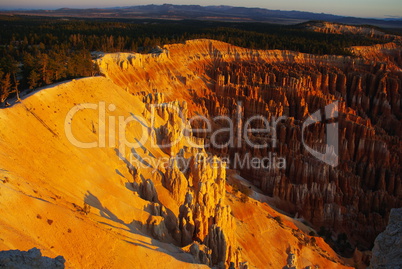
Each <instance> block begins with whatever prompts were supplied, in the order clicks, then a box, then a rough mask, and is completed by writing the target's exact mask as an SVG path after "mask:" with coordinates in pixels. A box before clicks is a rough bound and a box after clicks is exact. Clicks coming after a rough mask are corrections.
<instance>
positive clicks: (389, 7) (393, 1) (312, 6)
mask: <svg viewBox="0 0 402 269" xmlns="http://www.w3.org/2000/svg"><path fill="white" fill-rule="evenodd" d="M27 1H28V0H16V1H14V2H13V3H12V4H0V10H7V11H12V10H57V9H61V8H70V9H90V8H95V9H97V8H117V7H132V6H147V5H164V4H168V5H187V6H190V5H199V6H204V7H206V6H229V7H244V8H261V9H268V10H280V11H300V12H311V13H318V14H331V15H336V16H345V17H358V18H375V19H402V15H401V14H402V12H401V11H402V2H399V1H398V0H385V1H386V2H382V3H380V4H379V3H377V2H375V1H372V0H369V1H364V0H350V1H347V0H341V1H338V2H336V3H333V2H331V1H327V0H325V2H323V1H321V2H319V1H318V0H306V1H304V2H303V3H302V4H301V3H300V2H299V1H297V0H291V1H287V2H285V3H272V1H271V2H262V3H260V1H259V0H254V1H249V4H248V5H247V4H243V3H241V4H240V3H239V2H238V1H226V0H223V1H221V2H220V3H219V4H218V3H216V2H213V1H202V2H200V1H197V2H194V3H192V4H188V3H182V2H181V1H179V0H172V1H171V2H170V3H166V2H165V1H163V0H162V1H158V0H156V1H155V2H153V3H149V2H148V3H144V2H143V1H138V2H136V3H133V2H129V1H126V0H121V1H117V2H114V4H110V2H107V1H105V0H102V1H98V3H93V2H94V0H86V1H85V3H83V2H82V1H78V0H77V1H73V2H70V3H69V4H68V5H65V3H60V4H58V3H55V1H52V2H49V3H46V2H48V0H42V1H38V2H36V3H35V4H32V3H31V2H27ZM210 2H211V3H210ZM227 2H230V3H227ZM289 2H293V4H292V3H289ZM258 3H260V4H258ZM342 3H343V4H342ZM387 3H388V4H387ZM320 4H321V5H320ZM323 4H324V5H325V7H322V6H323ZM327 4H328V5H327ZM357 7H359V9H357V10H358V11H356V9H355V8H357ZM373 12H375V13H373ZM380 12H381V13H380Z"/></svg>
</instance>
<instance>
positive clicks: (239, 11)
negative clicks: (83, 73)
mask: <svg viewBox="0 0 402 269" xmlns="http://www.w3.org/2000/svg"><path fill="white" fill-rule="evenodd" d="M0 13H1V14H20V15H37V16H56V17H87V18H132V19H136V18H137V19H144V18H151V19H170V20H184V19H196V20H217V21H244V22H268V23H278V24H296V23H301V22H305V21H309V20H322V21H329V22H337V23H346V24H370V25H375V26H379V27H385V28H402V18H390V19H368V18H357V17H344V16H338V15H332V14H324V13H312V12H304V11H282V10H270V9H263V8H246V7H232V6H199V5H171V4H164V5H144V6H130V7H113V8H90V9H73V8H61V9H56V10H8V11H2V12H0Z"/></svg>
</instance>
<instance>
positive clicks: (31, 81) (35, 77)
mask: <svg viewBox="0 0 402 269" xmlns="http://www.w3.org/2000/svg"><path fill="white" fill-rule="evenodd" d="M38 82H39V74H38V73H37V72H36V71H35V70H32V71H31V72H30V73H29V76H28V86H29V88H30V89H34V88H36V87H38V86H39V84H38Z"/></svg>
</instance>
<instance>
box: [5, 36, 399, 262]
mask: <svg viewBox="0 0 402 269" xmlns="http://www.w3.org/2000/svg"><path fill="white" fill-rule="evenodd" d="M350 50H351V51H353V52H354V54H355V55H357V56H356V57H350V56H332V55H324V56H317V55H311V54H303V53H298V52H292V51H281V50H272V51H262V50H251V49H245V48H239V47H235V46H233V45H230V44H227V43H223V42H219V41H214V40H207V39H200V40H189V41H186V42H185V43H183V44H173V45H165V46H163V47H160V48H157V49H155V50H154V51H153V52H152V53H150V54H134V53H111V54H102V53H100V54H99V55H97V58H96V59H95V62H96V64H97V65H98V66H99V69H100V72H101V74H102V76H99V77H91V78H83V79H77V80H72V81H70V82H66V83H62V84H60V85H53V86H48V87H46V88H44V89H40V90H38V91H36V92H34V93H32V94H31V95H29V96H25V97H23V100H22V101H21V102H18V103H16V104H14V105H13V106H11V107H8V108H4V109H2V110H0V127H1V128H0V138H1V139H0V147H1V149H2V152H1V154H0V163H1V164H2V166H1V170H0V178H1V181H2V182H1V183H0V195H1V196H0V212H1V214H2V218H1V220H0V226H1V227H2V230H4V231H7V232H6V233H2V235H1V238H0V247H1V248H2V249H14V248H17V249H21V250H29V249H31V248H33V247H37V248H40V249H41V250H42V253H43V255H45V256H49V257H56V256H59V255H61V256H63V258H64V259H65V265H66V267H68V268H77V267H79V268H94V267H97V268H101V267H105V268H117V267H120V268H155V267H157V266H158V267H162V268H167V267H171V266H179V267H180V268H208V267H217V268H351V266H364V262H367V260H368V259H369V258H368V257H366V256H364V254H361V251H365V250H370V249H371V248H372V247H373V244H374V240H375V238H376V236H377V235H378V234H379V233H381V232H383V231H384V230H385V228H386V226H387V224H388V218H389V215H390V212H391V209H392V208H398V207H401V206H402V199H401V198H402V186H401V175H402V168H401V160H402V143H401V138H402V111H401V109H402V104H401V94H402V85H401V81H402V73H401V71H402V70H401V68H402V49H401V47H400V45H398V44H397V43H395V42H390V43H387V44H383V45H376V46H372V47H353V48H350ZM334 103H337V109H338V110H337V112H336V113H334V111H329V112H330V113H329V114H330V115H331V116H333V118H336V119H334V120H336V122H337V126H338V128H339V137H338V142H339V150H338V152H337V153H338V154H337V155H338V157H339V162H338V163H337V164H336V165H329V164H326V163H325V162H323V161H321V160H319V159H317V158H315V157H314V156H313V155H311V154H310V152H309V151H308V150H307V147H306V145H307V146H308V148H310V149H312V150H314V151H316V152H321V153H322V152H325V149H326V146H327V142H326V141H327V139H326V137H327V136H328V135H329V134H328V133H326V130H327V126H326V125H327V124H331V123H326V122H321V121H315V123H314V124H312V125H310V126H309V127H308V128H303V123H304V122H305V120H306V119H307V118H309V117H311V115H315V113H316V111H320V109H323V108H325V107H328V106H330V107H331V105H332V104H334ZM85 104H92V105H94V106H92V107H91V108H90V109H88V107H85V106H86V105H85ZM103 106H104V107H103ZM101 108H102V109H103V112H104V113H106V114H103V116H102V113H99V111H100V110H101ZM72 109H75V110H74V111H75V112H74V114H71V111H73V110H72ZM326 112H328V111H326ZM327 114H328V113H327ZM200 115H202V118H201V117H199V116H200ZM255 115H260V116H261V117H260V118H258V119H256V120H254V121H251V122H249V125H248V127H249V128H243V129H242V130H243V131H242V132H237V131H236V130H239V128H242V127H243V126H245V125H244V124H245V122H247V119H249V118H250V117H252V116H255ZM122 116H123V118H119V117H122ZM197 116H198V117H197ZM327 116H328V115H327ZM335 116H336V117H335ZM219 117H220V118H219ZM223 117H227V118H230V119H233V122H235V125H234V126H230V124H229V121H225V120H222V119H223ZM116 119H119V121H118V124H116V122H117V120H116ZM120 119H121V121H120ZM206 119H207V120H212V119H216V120H214V121H213V124H212V125H211V128H210V131H209V132H196V131H195V130H196V129H203V130H207V126H206V125H207V120H206ZM262 119H268V120H269V121H271V119H273V120H274V121H275V119H276V120H277V121H275V123H276V125H273V126H274V130H272V128H271V129H269V130H270V131H269V132H268V133H264V132H258V131H256V130H260V129H267V126H266V122H265V121H264V120H262ZM279 119H280V120H279ZM228 124H229V126H228ZM22 126H23V127H22ZM105 128H108V131H105V130H106V129H105ZM222 128H225V129H226V130H234V131H233V132H230V131H222ZM22 129H24V131H21V130H22ZM66 130H70V132H66ZM244 130H245V131H244ZM217 132H218V134H219V135H216V136H213V134H217ZM117 133H118V134H119V135H118V136H117V135H116V134H117ZM144 134H145V137H146V139H143V137H144ZM273 135H274V136H273ZM72 138H73V140H74V141H79V142H80V143H87V145H89V143H93V142H94V141H98V142H99V144H98V145H96V146H90V147H88V148H83V147H82V148H80V147H77V146H75V145H73V144H72V143H71V141H72ZM230 139H233V140H234V141H236V142H237V143H235V144H231V143H229V141H230ZM103 141H107V143H104V144H102V145H103V146H99V145H100V143H101V142H103ZM211 141H215V142H217V143H211ZM249 142H252V143H253V145H268V146H262V147H255V146H250V143H249ZM332 142H333V141H332ZM245 156H251V157H258V158H269V159H270V160H271V159H272V158H273V157H272V156H277V157H281V158H283V160H285V162H286V165H284V166H283V167H276V166H270V167H266V166H260V167H236V169H234V167H232V165H233V161H234V160H235V159H236V158H241V159H244V158H245ZM161 160H163V161H161ZM223 160H227V162H225V161H223ZM184 164H185V165H184ZM21 204H23V205H29V206H24V207H22V206H21ZM318 233H319V234H320V235H321V236H322V237H319V236H318ZM323 237H325V238H326V240H327V242H325V241H324V239H323ZM328 243H330V244H331V246H330V245H328ZM331 247H332V248H331ZM336 251H337V252H338V253H341V254H342V255H344V256H347V257H349V258H351V260H352V262H350V261H349V260H346V259H343V258H340V257H339V256H338V254H337V253H336ZM359 255H360V256H359ZM358 256H359V257H358ZM353 257H354V258H353ZM361 268H363V267H361Z"/></svg>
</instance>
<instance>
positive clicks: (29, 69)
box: [0, 16, 383, 104]
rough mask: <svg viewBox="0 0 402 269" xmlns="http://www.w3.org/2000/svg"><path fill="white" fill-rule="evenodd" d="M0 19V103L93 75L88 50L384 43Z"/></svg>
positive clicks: (192, 24) (292, 33)
mask: <svg viewBox="0 0 402 269" xmlns="http://www.w3.org/2000/svg"><path fill="white" fill-rule="evenodd" d="M0 24H1V27H0V104H4V103H5V101H6V99H7V97H9V96H10V95H13V94H17V93H18V91H19V90H21V89H34V88H37V87H41V86H44V85H48V84H51V83H54V82H57V81H61V80H65V79H70V78H78V77H86V76H91V75H95V74H98V70H97V67H96V66H94V64H93V62H92V58H91V52H92V51H102V52H119V51H130V52H139V53H147V52H149V51H150V50H152V49H153V48H155V46H158V45H159V46H161V45H164V44H172V43H179V42H184V41H185V40H188V39H196V38H209V39H215V40H220V41H224V42H228V43H231V44H233V45H236V46H240V47H246V48H252V49H287V50H294V51H300V52H306V53H313V54H337V55H351V54H350V52H349V51H348V50H347V49H346V48H347V47H349V46H353V45H372V44H376V43H382V42H383V41H381V40H376V39H373V38H366V37H353V36H343V35H333V34H323V33H316V32H312V31H309V30H305V29H301V28H300V27H297V26H281V25H271V24H266V23H233V22H230V23H229V22H212V21H162V20H132V19H131V20H129V19H115V20H113V19H65V18H49V17H30V16H0ZM351 56H353V55H351Z"/></svg>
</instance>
